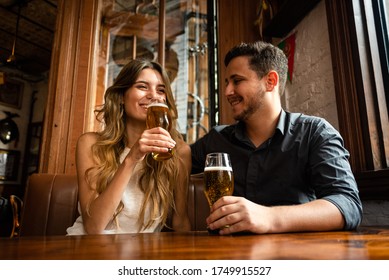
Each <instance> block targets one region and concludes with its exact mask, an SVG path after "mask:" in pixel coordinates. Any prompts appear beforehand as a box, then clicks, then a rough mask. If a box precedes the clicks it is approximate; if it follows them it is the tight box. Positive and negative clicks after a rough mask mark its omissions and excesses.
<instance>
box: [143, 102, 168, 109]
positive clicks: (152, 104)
mask: <svg viewBox="0 0 389 280" xmlns="http://www.w3.org/2000/svg"><path fill="white" fill-rule="evenodd" d="M154 106H158V107H165V108H168V107H167V105H166V104H165V103H151V104H149V105H148V106H147V108H148V107H154Z"/></svg>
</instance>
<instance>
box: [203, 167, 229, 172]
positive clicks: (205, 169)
mask: <svg viewBox="0 0 389 280" xmlns="http://www.w3.org/2000/svg"><path fill="white" fill-rule="evenodd" d="M205 171H232V167H231V166H207V167H205V168H204V172H205Z"/></svg>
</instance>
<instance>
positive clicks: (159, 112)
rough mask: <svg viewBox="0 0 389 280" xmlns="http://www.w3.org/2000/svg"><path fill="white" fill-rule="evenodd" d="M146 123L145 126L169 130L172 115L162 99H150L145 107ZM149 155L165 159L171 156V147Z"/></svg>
mask: <svg viewBox="0 0 389 280" xmlns="http://www.w3.org/2000/svg"><path fill="white" fill-rule="evenodd" d="M146 125H147V128H153V127H162V128H164V129H166V130H167V131H170V128H171V125H172V117H171V114H170V111H169V107H168V106H167V104H166V101H165V100H164V99H152V100H151V102H150V103H149V105H148V107H147V117H146ZM151 155H152V157H153V159H155V160H157V161H162V160H166V159H169V158H171V157H172V156H173V149H169V151H168V152H167V153H152V154H151Z"/></svg>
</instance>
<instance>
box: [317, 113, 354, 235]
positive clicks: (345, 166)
mask: <svg viewBox="0 0 389 280" xmlns="http://www.w3.org/2000/svg"><path fill="white" fill-rule="evenodd" d="M310 150H311V153H310V169H311V170H310V177H311V183H312V185H313V187H314V189H315V193H316V197H317V198H322V199H325V200H327V201H330V202H331V203H333V204H334V205H335V206H336V207H337V208H338V209H339V211H340V212H341V213H342V215H343V217H344V220H345V226H344V229H345V230H352V229H355V228H356V227H358V225H359V224H360V223H361V220H362V203H361V200H360V198H359V192H358V187H357V183H356V180H355V178H354V175H353V173H352V170H351V166H350V164H349V161H348V158H349V156H350V154H349V152H348V151H347V150H346V149H345V147H344V145H343V139H342V137H341V135H340V134H339V132H338V131H337V130H336V129H335V128H333V127H332V126H331V125H330V124H329V123H328V122H327V121H325V120H320V122H319V123H318V125H317V128H316V131H315V132H314V133H313V134H312V139H311V140H310Z"/></svg>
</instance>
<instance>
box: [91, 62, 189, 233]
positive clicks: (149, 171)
mask: <svg viewBox="0 0 389 280" xmlns="http://www.w3.org/2000/svg"><path fill="white" fill-rule="evenodd" d="M147 68H150V69H154V70H157V71H158V72H159V73H160V74H161V76H162V79H163V82H164V84H165V87H166V88H165V89H166V99H167V103H168V106H169V109H170V112H171V115H172V126H171V127H172V128H171V130H170V131H169V133H170V135H171V137H172V138H173V139H174V140H175V141H176V142H177V140H178V139H182V136H181V134H180V133H179V132H178V131H177V129H176V125H177V108H176V105H175V102H174V97H173V94H172V90H171V87H170V81H169V78H168V75H167V73H166V72H165V70H164V69H163V68H162V67H161V65H160V64H158V63H156V62H154V61H147V60H142V59H136V60H132V61H130V62H129V63H128V64H126V65H125V66H124V67H123V69H122V70H121V71H120V73H119V75H118V76H117V78H116V79H115V81H114V83H113V85H112V86H110V87H109V88H108V89H107V90H106V92H105V96H104V105H102V107H101V108H100V109H96V110H95V112H96V118H97V120H98V121H99V122H101V123H102V130H101V131H100V132H98V133H97V134H98V140H97V142H96V143H95V144H94V145H93V146H92V153H93V156H94V160H95V162H96V165H95V166H94V167H92V168H90V169H88V170H87V171H86V178H87V181H88V182H91V179H92V177H94V181H95V182H96V187H95V189H94V190H95V191H96V193H97V194H100V193H102V192H103V191H104V190H105V189H106V188H107V186H108V184H109V183H110V182H111V180H112V178H113V176H114V174H115V173H116V171H117V169H118V167H119V165H120V162H119V158H120V155H121V154H122V152H123V150H124V148H125V147H126V143H127V134H126V129H125V127H126V126H125V122H126V114H125V112H124V106H123V105H122V103H123V97H124V93H125V92H126V90H127V89H128V88H130V87H131V86H132V85H133V84H134V83H135V82H136V79H137V78H138V76H139V74H140V73H141V71H142V70H144V69H147ZM177 143H178V142H177ZM180 165H181V164H180V158H179V157H178V156H177V153H175V154H174V155H173V157H172V158H171V159H170V160H166V161H155V160H153V159H152V157H151V155H150V154H149V155H147V156H146V157H145V159H144V160H143V162H142V166H141V169H140V176H139V186H140V188H141V190H142V191H143V193H144V194H145V195H144V200H143V203H142V207H141V211H140V215H139V218H138V231H141V230H144V229H147V228H149V227H150V226H151V225H152V224H153V223H154V222H155V221H157V220H159V219H161V223H162V226H165V227H170V225H168V217H170V215H171V214H172V211H175V204H174V189H175V187H176V186H175V185H176V184H177V182H178V172H179V170H178V167H179V166H180ZM92 174H94V175H92ZM89 185H90V186H91V184H89ZM91 187H92V186H91ZM149 205H150V207H151V208H150V216H149V217H150V218H149V220H147V221H144V219H145V216H146V210H147V207H148V206H149ZM122 209H123V203H122V202H120V204H119V205H118V207H117V209H116V212H115V213H114V215H113V220H114V221H115V222H116V224H117V226H119V225H118V223H117V219H116V217H117V215H118V214H119V213H120V212H121V211H122Z"/></svg>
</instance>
